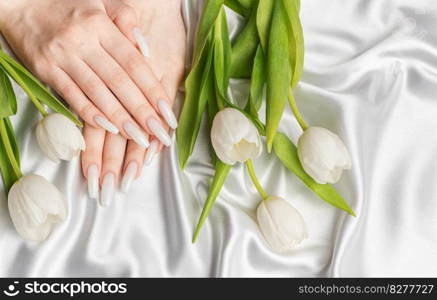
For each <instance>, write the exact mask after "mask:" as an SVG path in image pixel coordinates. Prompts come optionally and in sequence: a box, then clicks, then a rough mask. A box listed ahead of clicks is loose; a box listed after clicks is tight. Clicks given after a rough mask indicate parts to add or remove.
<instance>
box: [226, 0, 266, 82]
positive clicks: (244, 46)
mask: <svg viewBox="0 0 437 300" xmlns="http://www.w3.org/2000/svg"><path fill="white" fill-rule="evenodd" d="M254 2H255V3H256V2H257V1H254ZM256 17H257V10H256V7H255V8H253V9H252V12H251V15H250V17H249V20H248V21H247V23H246V25H245V26H244V28H243V30H242V31H241V32H240V34H239V35H238V37H237V38H236V39H235V41H234V44H233V46H232V64H231V77H233V78H248V77H250V75H251V72H250V71H251V70H252V66H253V59H254V56H255V53H256V51H257V47H258V45H259V37H258V31H257V28H256Z"/></svg>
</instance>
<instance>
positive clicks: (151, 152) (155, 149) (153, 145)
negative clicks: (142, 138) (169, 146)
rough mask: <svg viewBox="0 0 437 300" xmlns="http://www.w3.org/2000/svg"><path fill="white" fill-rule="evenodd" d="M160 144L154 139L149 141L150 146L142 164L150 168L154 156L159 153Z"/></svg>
mask: <svg viewBox="0 0 437 300" xmlns="http://www.w3.org/2000/svg"><path fill="white" fill-rule="evenodd" d="M161 149H162V144H161V143H160V142H159V140H157V139H156V138H154V137H153V138H152V139H151V140H150V146H149V148H147V150H146V157H145V158H144V164H145V165H146V166H150V165H151V164H152V162H153V159H154V158H155V156H156V155H157V154H158V153H159V152H160V151H161Z"/></svg>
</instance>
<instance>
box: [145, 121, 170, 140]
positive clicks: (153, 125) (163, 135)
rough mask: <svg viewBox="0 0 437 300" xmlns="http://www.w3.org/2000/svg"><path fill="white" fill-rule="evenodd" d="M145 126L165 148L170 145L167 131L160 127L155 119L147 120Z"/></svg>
mask: <svg viewBox="0 0 437 300" xmlns="http://www.w3.org/2000/svg"><path fill="white" fill-rule="evenodd" d="M147 126H148V127H149V129H150V131H151V132H153V134H154V135H155V136H156V138H157V139H158V140H160V141H161V143H163V144H164V145H165V146H170V145H171V138H170V136H169V135H168V133H167V131H166V130H165V129H164V127H162V125H161V123H160V122H158V121H157V120H156V119H155V118H150V119H149V120H147Z"/></svg>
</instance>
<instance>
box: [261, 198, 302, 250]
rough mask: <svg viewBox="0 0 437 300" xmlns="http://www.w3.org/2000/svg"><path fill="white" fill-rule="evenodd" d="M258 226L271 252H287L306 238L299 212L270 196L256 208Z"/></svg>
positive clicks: (282, 200)
mask: <svg viewBox="0 0 437 300" xmlns="http://www.w3.org/2000/svg"><path fill="white" fill-rule="evenodd" d="M257 218H258V224H259V227H260V228H261V231H262V233H263V234H264V237H265V239H266V240H267V242H268V243H269V244H270V246H271V247H272V249H273V250H275V251H276V252H279V253H283V252H287V251H290V250H292V249H293V248H294V247H296V246H297V245H298V244H299V243H300V242H302V241H303V240H304V239H306V238H307V237H308V233H307V229H306V225H305V221H304V219H303V218H302V215H301V214H300V213H299V211H298V210H297V209H296V208H294V207H293V206H292V205H291V204H290V203H288V202H287V201H285V200H284V199H282V198H279V197H273V196H270V197H268V198H267V199H265V200H264V201H262V202H261V204H260V205H259V206H258V209H257Z"/></svg>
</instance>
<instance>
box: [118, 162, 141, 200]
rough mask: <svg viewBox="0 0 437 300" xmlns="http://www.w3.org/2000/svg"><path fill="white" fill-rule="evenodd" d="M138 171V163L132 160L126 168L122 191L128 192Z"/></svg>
mask: <svg viewBox="0 0 437 300" xmlns="http://www.w3.org/2000/svg"><path fill="white" fill-rule="evenodd" d="M137 172H138V164H137V163H136V162H134V161H133V162H131V163H129V165H128V166H127V168H126V171H125V172H124V176H123V180H122V181H121V191H122V192H123V193H126V192H127V191H128V190H129V188H130V186H131V184H132V182H133V181H134V180H135V177H136V175H137Z"/></svg>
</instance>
